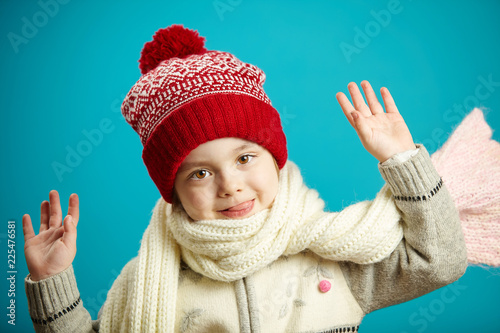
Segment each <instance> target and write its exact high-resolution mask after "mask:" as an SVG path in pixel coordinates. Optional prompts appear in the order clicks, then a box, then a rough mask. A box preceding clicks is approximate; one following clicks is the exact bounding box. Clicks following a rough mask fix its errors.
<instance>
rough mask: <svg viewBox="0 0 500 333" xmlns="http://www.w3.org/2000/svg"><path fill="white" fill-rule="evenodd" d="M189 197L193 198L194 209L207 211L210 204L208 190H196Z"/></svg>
mask: <svg viewBox="0 0 500 333" xmlns="http://www.w3.org/2000/svg"><path fill="white" fill-rule="evenodd" d="M189 196H190V197H191V203H192V205H193V206H194V208H197V209H205V208H206V207H208V206H209V204H210V202H209V201H210V200H209V195H208V191H207V190H206V189H202V188H198V189H195V190H194V191H192V192H191V193H190V194H189Z"/></svg>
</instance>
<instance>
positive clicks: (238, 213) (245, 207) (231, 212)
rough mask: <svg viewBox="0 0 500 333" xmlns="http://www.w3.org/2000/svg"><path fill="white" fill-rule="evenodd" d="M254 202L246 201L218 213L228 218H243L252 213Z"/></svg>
mask: <svg viewBox="0 0 500 333" xmlns="http://www.w3.org/2000/svg"><path fill="white" fill-rule="evenodd" d="M254 201H255V199H252V200H248V201H245V202H242V203H240V204H238V205H236V206H233V207H230V208H228V209H224V210H220V211H219V212H220V213H221V214H223V215H225V216H227V217H230V218H237V217H243V216H245V215H247V214H248V213H250V212H251V211H252V209H253V205H254Z"/></svg>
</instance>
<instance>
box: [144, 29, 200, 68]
mask: <svg viewBox="0 0 500 333" xmlns="http://www.w3.org/2000/svg"><path fill="white" fill-rule="evenodd" d="M205 52H207V49H206V48H205V38H203V37H201V36H200V35H198V32H197V31H195V30H190V29H187V28H184V27H183V26H182V25H178V24H174V25H171V26H170V27H168V28H165V29H160V30H158V31H157V32H156V33H155V34H154V36H153V40H152V41H150V42H147V43H146V44H144V48H143V49H142V52H141V58H140V59H139V68H140V69H141V73H142V74H146V73H147V72H149V71H150V70H153V69H155V68H156V67H157V66H158V65H159V64H160V63H161V62H162V61H164V60H168V59H170V58H174V57H176V58H184V57H186V56H189V55H192V54H203V53H205Z"/></svg>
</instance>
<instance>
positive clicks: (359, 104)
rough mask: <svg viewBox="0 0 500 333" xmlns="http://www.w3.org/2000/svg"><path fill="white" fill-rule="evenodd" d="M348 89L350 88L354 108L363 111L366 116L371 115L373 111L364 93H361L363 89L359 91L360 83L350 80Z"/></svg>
mask: <svg viewBox="0 0 500 333" xmlns="http://www.w3.org/2000/svg"><path fill="white" fill-rule="evenodd" d="M347 89H349V93H350V94H351V99H352V104H353V105H354V108H355V109H356V110H358V111H359V112H361V114H362V115H363V116H365V117H369V116H371V114H372V113H371V111H370V108H369V107H368V105H366V103H365V100H364V99H363V95H361V91H359V88H358V85H357V84H356V83H354V82H350V83H349V84H348V85H347Z"/></svg>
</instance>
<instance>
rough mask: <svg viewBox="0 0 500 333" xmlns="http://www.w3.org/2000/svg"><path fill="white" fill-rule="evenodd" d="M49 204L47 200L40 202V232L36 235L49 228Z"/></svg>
mask: <svg viewBox="0 0 500 333" xmlns="http://www.w3.org/2000/svg"><path fill="white" fill-rule="evenodd" d="M49 219H50V204H49V202H48V201H47V200H44V201H42V204H41V206H40V230H39V231H38V233H40V232H42V231H45V230H47V229H48V228H49Z"/></svg>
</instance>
